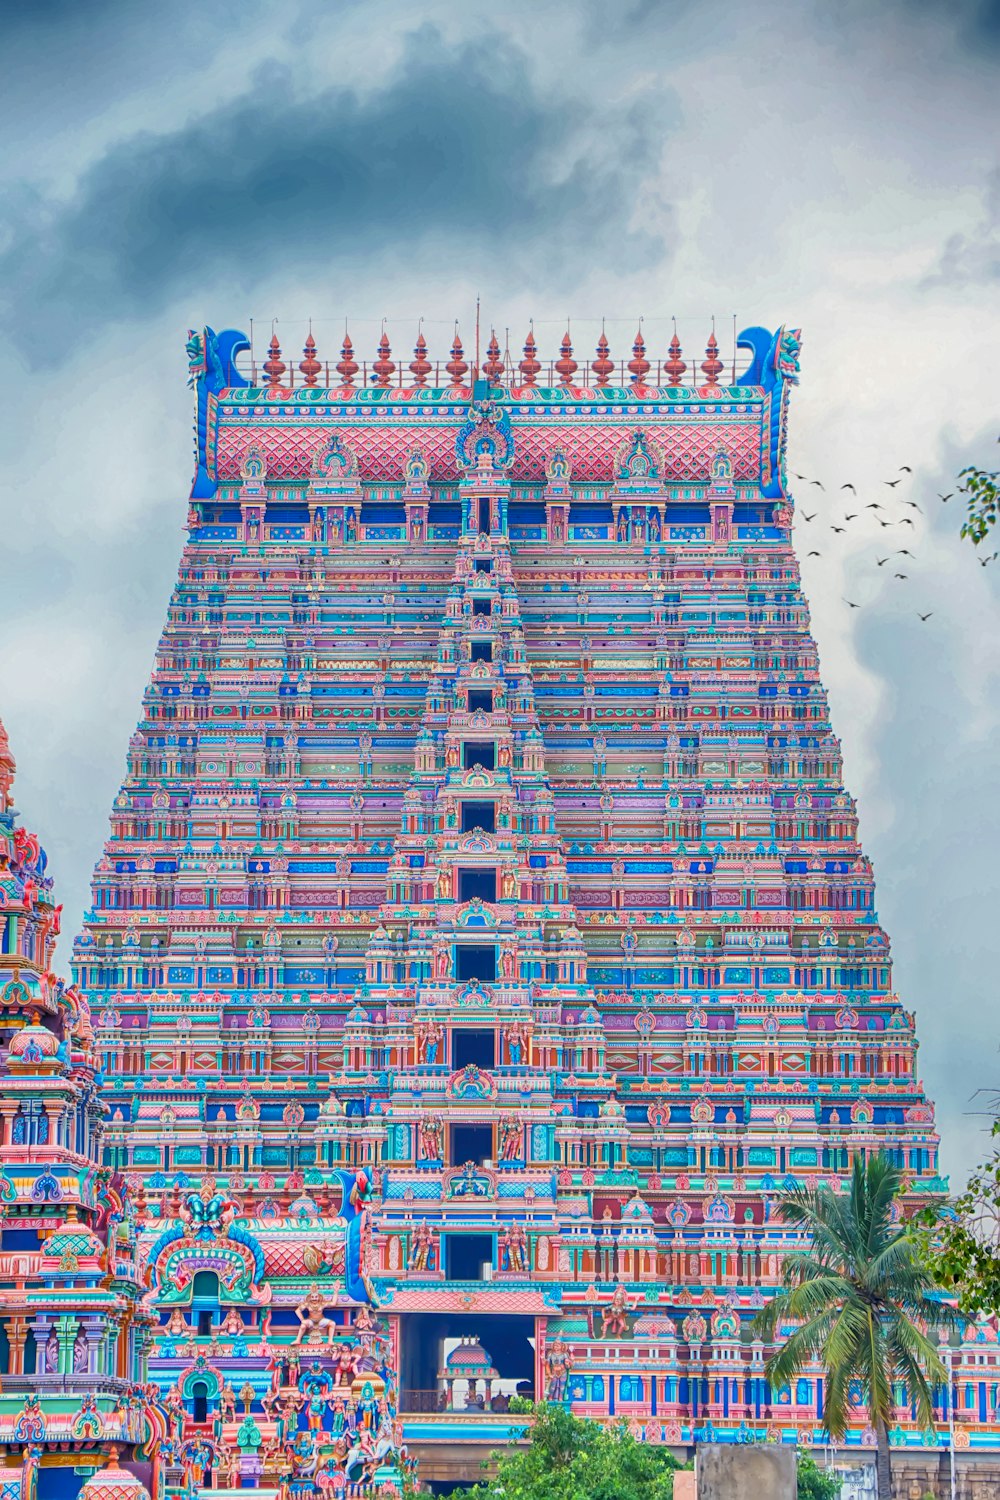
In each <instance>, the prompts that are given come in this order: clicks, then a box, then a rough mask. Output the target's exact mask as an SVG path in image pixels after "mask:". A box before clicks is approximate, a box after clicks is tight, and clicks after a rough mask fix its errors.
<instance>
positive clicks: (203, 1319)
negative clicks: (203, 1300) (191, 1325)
mask: <svg viewBox="0 0 1000 1500" xmlns="http://www.w3.org/2000/svg"><path fill="white" fill-rule="evenodd" d="M198 1333H199V1335H200V1336H201V1337H202V1338H210V1337H211V1335H212V1309H211V1308H210V1307H203V1308H202V1309H201V1311H200V1312H199V1314H198Z"/></svg>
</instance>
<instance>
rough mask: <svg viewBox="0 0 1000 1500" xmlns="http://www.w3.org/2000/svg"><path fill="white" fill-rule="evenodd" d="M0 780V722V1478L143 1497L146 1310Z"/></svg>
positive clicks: (7, 759)
mask: <svg viewBox="0 0 1000 1500" xmlns="http://www.w3.org/2000/svg"><path fill="white" fill-rule="evenodd" d="M13 779H14V758H13V756H12V754H11V752H10V746H9V743H8V739H7V734H6V731H5V729H4V727H3V724H2V723H0V1371H2V1380H0V1489H2V1493H3V1495H4V1500H36V1497H37V1500H63V1497H67V1500H69V1497H72V1496H74V1495H76V1493H77V1491H78V1490H79V1489H80V1486H81V1484H82V1483H84V1481H85V1480H87V1478H88V1475H89V1476H90V1477H91V1482H92V1483H93V1484H95V1485H98V1486H99V1487H100V1492H101V1495H102V1496H103V1497H104V1500H142V1497H143V1496H145V1500H148V1495H147V1494H146V1490H145V1488H144V1484H143V1480H145V1481H146V1482H150V1481H151V1479H152V1477H153V1474H154V1473H155V1468H156V1463H155V1455H156V1451H157V1445H158V1442H159V1439H160V1437H161V1436H162V1432H163V1423H162V1419H161V1415H160V1414H159V1413H158V1411H157V1409H156V1408H155V1406H152V1405H150V1403H149V1401H148V1400H147V1390H146V1386H145V1383H144V1382H145V1352H146V1345H147V1342H148V1337H149V1329H150V1325H151V1324H152V1323H153V1322H155V1315H154V1314H152V1313H150V1312H147V1311H146V1310H145V1309H143V1308H142V1307H141V1306H140V1301H139V1299H140V1271H139V1267H138V1263H137V1254H136V1245H137V1234H136V1226H135V1221H134V1217H133V1214H132V1212H131V1210H130V1207H129V1205H128V1204H127V1203H126V1201H125V1196H124V1184H123V1182H122V1178H121V1176H120V1174H118V1173H116V1172H113V1171H112V1170H110V1169H109V1168H107V1167H104V1166H102V1165H101V1160H100V1157H101V1138H102V1135H103V1131H104V1116H105V1113H106V1110H105V1108H104V1106H103V1105H102V1103H101V1099H100V1095H99V1090H98V1087H97V1078H96V1068H97V1061H96V1058H95V1054H94V1032H93V1028H92V1025H91V1018H90V1010H89V1008H88V1006H87V1002H86V1000H84V999H83V997H82V996H81V995H80V994H79V993H78V992H77V991H76V990H74V989H70V988H67V987H66V986H65V985H64V984H63V982H62V981H61V980H59V979H57V978H56V976H55V975H54V974H53V973H52V971H51V965H52V955H53V950H54V948H55V943H56V937H57V935H58V932H59V915H60V911H61V908H60V907H57V906H56V905H55V904H54V900H53V884H52V877H51V876H50V875H49V874H48V868H47V860H46V855H45V851H44V849H43V848H42V846H41V844H40V843H39V840H38V838H37V837H36V835H35V834H33V833H31V832H29V831H28V830H27V829H25V828H22V827H20V826H19V825H18V824H17V816H16V813H15V810H14V805H13V797H12V792H11V787H12V783H13ZM119 1458H120V1459H121V1464H119V1462H118V1459H119Z"/></svg>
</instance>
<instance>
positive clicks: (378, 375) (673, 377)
mask: <svg viewBox="0 0 1000 1500" xmlns="http://www.w3.org/2000/svg"><path fill="white" fill-rule="evenodd" d="M302 353H303V356H304V357H303V359H302V360H301V361H300V363H299V369H300V370H301V371H302V375H303V377H304V380H305V384H306V385H308V386H315V385H317V384H318V382H319V376H320V374H321V373H322V370H323V366H322V364H321V363H320V361H319V359H318V358H317V354H316V340H315V339H314V338H313V336H312V332H311V331H310V333H309V336H308V338H307V339H306V342H305V347H304V349H303V351H302ZM681 353H682V351H681V345H680V340H679V339H678V337H677V334H676V333H675V334H674V336H673V338H672V339H671V340H670V351H669V356H668V358H667V359H666V360H664V362H663V366H662V369H663V374H664V375H665V376H666V382H665V383H666V384H667V385H668V386H679V385H680V383H681V377H682V376H683V375H684V372H685V371H686V370H687V365H686V364H685V362H684V360H683V359H682V358H681ZM705 356H706V357H705V359H704V360H703V362H702V365H701V369H702V371H703V373H704V375H705V380H706V384H707V385H710V386H714V385H717V384H718V380H719V376H720V375H721V373H722V360H721V359H720V358H719V345H718V343H717V341H716V337H715V332H714V330H713V332H712V333H711V334H710V335H709V339H708V343H707V345H706V347H705ZM335 368H336V370H337V373H338V374H339V375H340V377H341V380H342V383H343V384H344V385H345V386H353V384H354V377H355V376H356V375H357V373H358V371H359V370H360V368H361V366H360V365H359V364H358V362H357V360H356V359H355V358H354V345H353V344H352V343H351V339H350V336H349V335H348V334H346V333H345V335H344V343H343V347H342V349H341V352H340V359H339V360H338V362H337V364H336V366H335ZM408 368H409V370H410V373H411V374H412V376H413V381H412V384H413V385H415V386H426V384H427V377H428V375H430V374H431V372H432V370H433V369H434V366H433V365H432V364H431V361H430V360H429V359H428V358H427V341H426V339H425V338H424V336H423V333H419V334H418V335H417V342H416V345H415V346H414V350H413V359H412V360H411V362H410V364H409V367H408ZM517 368H518V370H519V371H520V374H521V379H520V381H519V382H518V383H519V384H520V386H521V387H522V388H523V387H525V386H527V387H529V388H530V387H532V386H535V385H537V384H538V376H539V373H540V371H541V369H542V363H541V361H540V360H539V358H538V350H537V345H536V343H535V335H534V332H533V331H532V332H529V334H528V337H527V338H526V339H525V342H524V357H523V359H521V360H520V361H519V363H518V366H517ZM552 368H553V371H554V373H555V374H556V375H557V376H558V377H559V384H560V385H562V386H567V387H568V386H572V385H576V384H579V382H578V381H576V380H575V379H574V377H575V375H576V373H577V371H578V370H579V368H580V366H579V365H578V364H577V362H576V360H575V359H574V358H573V345H572V343H571V341H570V336H569V333H568V332H567V333H566V334H564V336H563V340H562V344H561V346H560V350H559V358H558V359H557V360H556V361H555V362H554V364H553V366H552ZM590 368H591V369H592V370H593V372H594V375H595V376H596V377H597V379H596V384H597V385H598V386H604V385H607V384H608V382H609V378H610V376H611V375H612V374H613V373H614V371H615V368H616V365H615V361H614V360H613V359H612V358H611V355H610V352H609V347H608V340H607V338H606V337H605V335H604V334H603V333H602V334H601V336H600V338H599V339H598V341H597V350H596V358H595V359H594V360H592V361H591V365H590ZM626 368H627V369H628V372H629V375H630V376H631V381H632V384H633V385H637V386H641V385H644V384H645V379H646V375H647V373H648V372H649V370H650V369H651V368H652V365H651V362H650V361H649V360H648V359H647V358H646V341H645V339H644V338H643V336H642V330H641V329H640V330H639V332H638V333H637V334H636V336H635V340H634V342H633V344H632V358H631V359H630V360H629V362H628V365H627V367H626ZM287 369H288V366H287V365H286V364H285V363H284V362H283V360H282V358H281V346H280V344H279V343H278V335H277V334H276V333H272V335H271V343H270V346H269V351H268V358H267V359H266V360H265V362H264V373H265V374H266V376H267V384H268V386H269V387H270V388H271V389H277V388H278V387H281V386H283V384H284V382H283V380H282V376H283V375H284V374H285V372H286V370H287ZM396 369H397V366H396V365H395V363H394V362H393V360H392V349H391V348H390V345H389V336H388V334H387V333H386V332H385V331H384V330H383V332H382V337H381V338H380V340H379V345H378V358H377V359H375V360H373V362H372V365H371V370H372V373H373V375H374V376H375V382H374V383H375V385H377V386H390V385H394V384H397V385H398V384H399V381H394V379H393V377H394V375H395V374H396ZM506 369H507V362H506V360H505V358H504V356H503V354H501V352H500V344H499V342H498V340H497V336H496V334H495V333H491V335H490V341H489V344H488V345H487V348H486V358H485V359H484V360H483V364H482V373H483V376H484V377H485V378H486V379H487V380H489V381H491V382H492V383H493V384H499V383H500V382H501V381H502V379H503V376H504V372H505V370H506ZM445 370H446V371H447V372H448V374H449V375H450V376H451V382H452V384H453V385H461V384H462V382H463V379H464V377H465V376H466V375H467V374H468V371H469V365H468V362H467V361H466V360H465V358H464V350H463V348H462V341H461V339H460V338H459V336H458V334H457V332H456V334H455V339H454V342H453V343H452V346H451V358H450V359H449V360H448V362H447V364H446V365H445Z"/></svg>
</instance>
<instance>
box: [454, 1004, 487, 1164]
mask: <svg viewBox="0 0 1000 1500" xmlns="http://www.w3.org/2000/svg"><path fill="white" fill-rule="evenodd" d="M495 1062H496V1034H495V1033H494V1032H492V1031H456V1032H454V1034H453V1035H452V1039H451V1065H452V1067H453V1068H455V1069H456V1070H457V1069H458V1068H467V1067H468V1065H469V1063H475V1065H476V1067H477V1068H484V1069H485V1070H486V1072H489V1070H490V1069H491V1068H492V1067H493V1066H494V1064H495ZM465 1160H466V1161H468V1160H469V1158H468V1157H466V1158H465ZM459 1166H461V1162H460V1163H459Z"/></svg>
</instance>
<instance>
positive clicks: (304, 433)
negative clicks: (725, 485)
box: [217, 413, 761, 484]
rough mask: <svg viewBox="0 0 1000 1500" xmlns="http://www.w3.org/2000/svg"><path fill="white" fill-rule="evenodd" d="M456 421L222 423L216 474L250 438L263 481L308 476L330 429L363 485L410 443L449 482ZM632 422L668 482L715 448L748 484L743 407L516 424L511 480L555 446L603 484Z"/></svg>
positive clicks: (402, 456)
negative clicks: (654, 448)
mask: <svg viewBox="0 0 1000 1500" xmlns="http://www.w3.org/2000/svg"><path fill="white" fill-rule="evenodd" d="M458 425H459V424H458V423H457V422H456V423H454V424H452V423H447V424H446V423H433V424H431V423H426V424H419V423H415V422H409V423H407V422H388V421H386V422H384V423H379V424H378V425H375V424H371V423H368V424H364V425H362V424H357V425H355V424H352V423H350V422H336V423H333V422H316V423H314V424H311V425H309V426H306V425H304V424H299V425H295V426H291V425H288V426H286V425H284V424H281V425H277V424H275V425H273V426H267V425H265V424H263V423H261V424H259V425H258V424H257V423H256V422H254V423H253V424H244V423H239V424H230V423H227V422H223V423H221V424H220V427H219V435H218V457H217V464H218V478H219V479H220V480H221V481H223V482H233V481H238V480H239V477H240V464H241V463H242V461H243V457H244V455H245V453H246V451H247V449H248V448H249V447H250V445H251V444H254V445H255V446H257V447H259V448H260V449H262V451H263V453H264V456H265V461H266V464H267V477H268V479H272V480H275V479H277V480H281V479H284V480H297V481H304V480H307V479H308V478H309V469H310V464H311V462H312V459H313V455H314V454H315V453H316V451H317V450H318V449H319V448H320V447H321V446H322V445H323V443H324V442H325V440H326V438H327V437H328V436H329V434H330V432H331V431H334V430H336V431H339V432H340V433H341V434H342V436H343V438H344V441H345V444H346V445H347V446H349V447H351V448H353V450H354V452H355V453H356V454H357V457H358V467H359V471H360V475H361V479H362V481H363V482H364V483H366V484H399V483H400V482H401V480H402V476H403V464H404V462H405V460H406V456H407V454H408V453H409V452H410V450H411V449H413V448H415V447H420V448H422V449H423V451H424V454H425V456H426V458H427V461H428V463H429V465H430V477H431V479H432V480H435V481H437V482H438V483H454V482H456V481H457V480H458V478H459V470H458V467H457V464H456V461H455V434H456V431H457V429H458ZM638 427H641V428H642V430H643V431H644V432H646V433H647V434H648V435H649V436H650V437H651V438H652V439H653V441H654V442H655V443H657V444H658V445H659V446H660V447H661V448H662V450H663V453H664V456H665V460H666V462H665V468H666V482H667V483H672V484H698V483H704V482H706V481H707V479H708V473H709V465H710V464H711V461H712V459H713V458H714V457H715V455H716V454H717V453H718V452H719V450H720V449H725V451H726V452H727V453H728V454H729V456H730V458H731V460H732V464H733V476H734V478H735V479H737V480H739V481H742V482H744V483H747V482H749V483H753V482H754V481H755V480H757V479H758V478H759V475H760V437H761V429H760V425H759V420H756V419H754V418H753V417H752V416H747V415H744V414H743V413H740V414H739V415H738V416H727V415H720V414H718V413H716V414H714V415H713V417H712V419H711V421H706V420H704V419H701V420H699V419H698V418H694V417H692V418H691V419H689V420H684V419H675V420H672V421H669V422H663V421H652V422H645V421H641V420H640V419H639V418H638V417H637V416H635V415H632V414H630V415H628V416H624V417H619V418H617V419H616V420H614V421H607V422H603V423H600V424H598V423H595V422H588V423H580V424H579V425H576V424H574V423H573V422H572V420H566V419H565V418H563V419H562V420H561V421H560V422H558V423H555V422H554V423H552V424H551V425H541V424H536V425H531V424H528V423H521V422H515V424H514V440H515V453H514V462H513V465H512V466H511V471H510V474H511V479H512V480H513V481H514V482H515V483H521V484H543V483H544V482H545V464H546V461H547V460H548V458H549V457H550V456H551V455H552V454H553V453H554V452H555V451H556V450H561V451H562V452H564V453H566V455H567V457H568V458H569V461H570V466H571V473H572V478H573V480H574V481H575V482H576V483H578V484H580V483H588V482H592V483H601V482H603V483H608V482H610V481H611V480H612V479H613V477H614V459H615V454H616V453H617V451H618V449H619V447H620V446H621V443H622V441H623V439H624V438H625V437H626V436H627V434H628V433H629V432H631V431H634V430H635V429H636V428H638Z"/></svg>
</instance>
